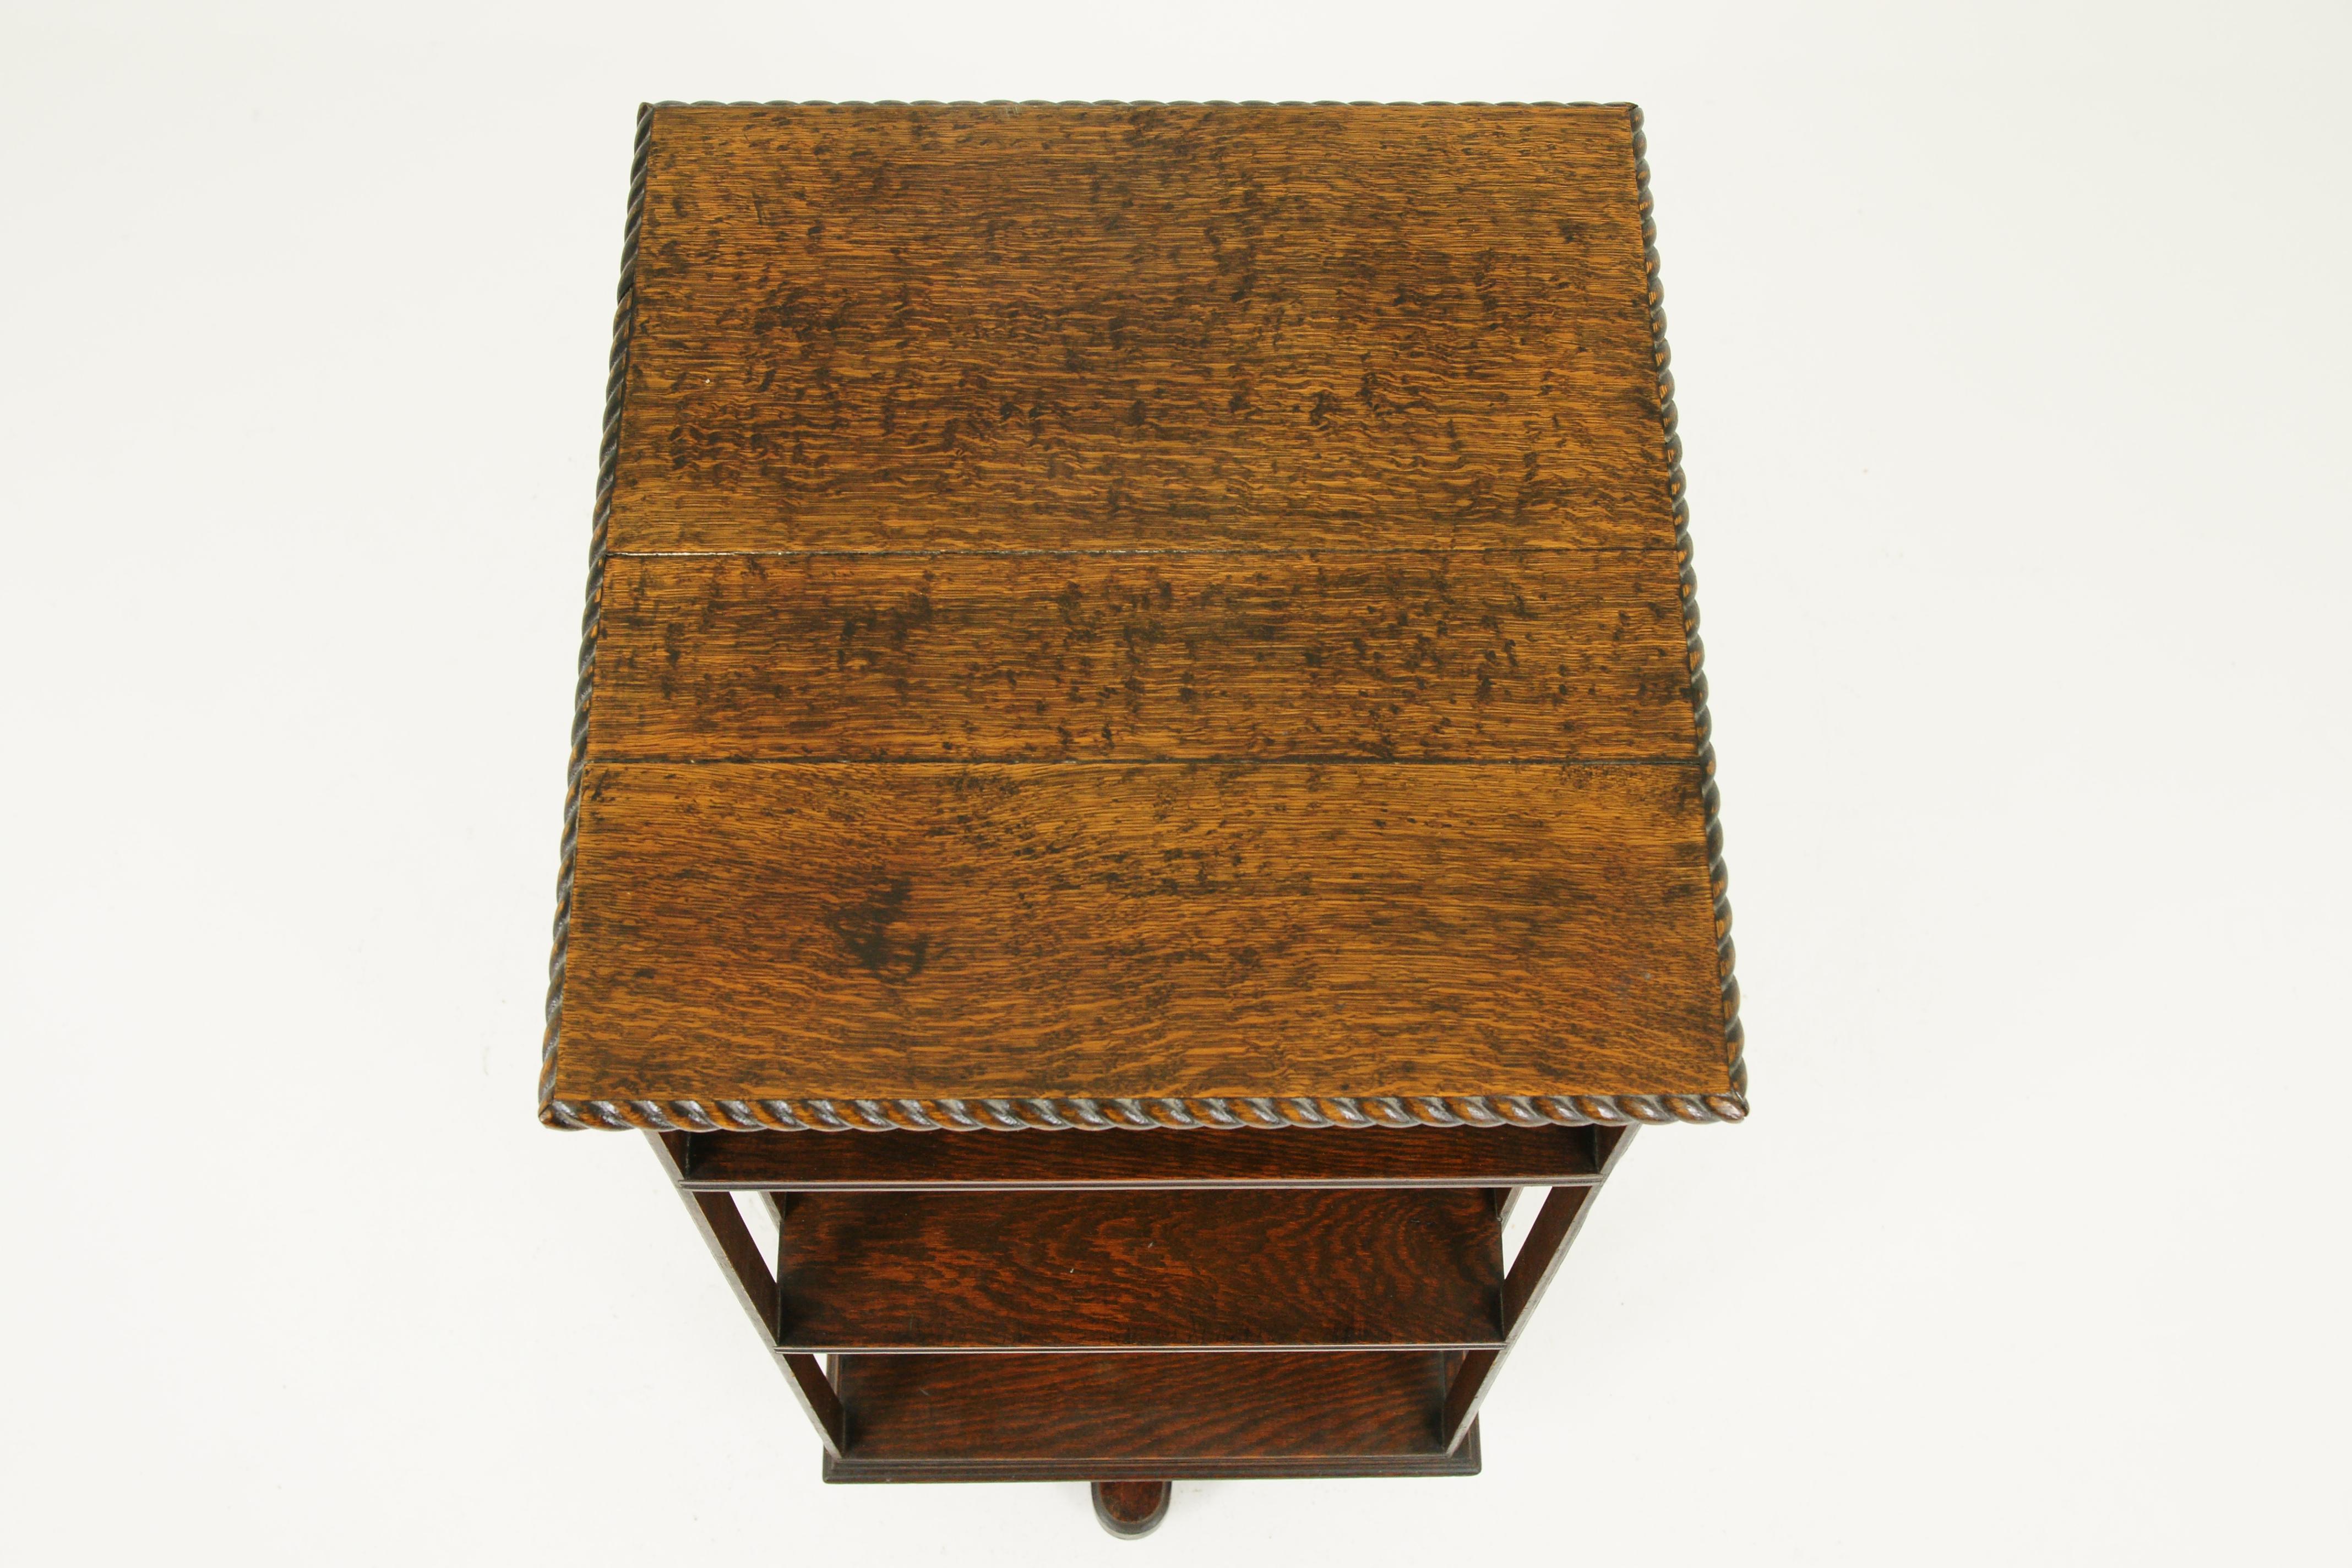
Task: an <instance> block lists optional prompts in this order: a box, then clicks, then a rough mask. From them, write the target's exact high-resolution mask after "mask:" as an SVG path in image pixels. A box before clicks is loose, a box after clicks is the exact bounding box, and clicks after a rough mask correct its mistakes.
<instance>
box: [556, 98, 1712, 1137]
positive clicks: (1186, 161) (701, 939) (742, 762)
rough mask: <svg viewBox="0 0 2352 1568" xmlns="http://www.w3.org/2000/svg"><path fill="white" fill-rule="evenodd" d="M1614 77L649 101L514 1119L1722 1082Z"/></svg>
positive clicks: (1673, 475) (1666, 513) (1672, 474)
mask: <svg viewBox="0 0 2352 1568" xmlns="http://www.w3.org/2000/svg"><path fill="white" fill-rule="evenodd" d="M1636 121H1637V117H1636V116H1635V115H1634V114H1633V113H1631V112H1630V111H1629V110H1627V109H1626V108H1625V107H1624V106H1615V107H1606V106H1525V105H1517V106H1411V105H1389V106H1370V107H1364V106H1336V105H1321V106H1303V105H1286V106H1266V105H1260V106H1251V105H1179V106H1037V105H961V106H956V105H914V106H909V105H842V106H835V105H782V106H764V107H762V106H734V107H704V106H689V107H672V106H662V107H657V108H656V109H654V110H651V111H650V118H649V119H648V120H647V121H646V132H645V138H644V141H643V144H642V145H643V164H642V172H643V176H644V181H643V186H642V195H643V199H642V203H641V205H640V206H639V207H637V208H634V209H633V211H637V212H639V213H640V214H641V216H640V217H639V218H638V220H637V222H636V226H635V232H634V240H633V245H632V247H631V249H630V250H629V252H628V256H629V258H630V259H629V261H628V263H627V265H626V267H625V279H624V296H623V297H624V301H625V308H624V310H623V311H622V313H621V321H622V327H621V333H620V352H619V353H618V354H617V355H616V360H615V364H616V381H615V386H616V387H617V392H616V394H615V399H616V401H615V403H614V412H613V415H612V418H611V421H610V423H609V425H608V430H609V431H610V433H611V435H610V442H611V445H610V450H609V454H608V455H609V457H610V461H611V465H612V467H611V474H612V482H611V486H610V488H609V490H607V491H606V492H605V500H606V505H607V507H608V510H607V511H606V512H605V513H604V514H603V515H604V527H603V531H602V532H601V533H600V534H599V536H598V537H599V540H600V550H599V552H598V553H597V554H596V557H595V567H594V570H593V572H592V576H591V605H590V611H591V613H590V616H589V619H588V624H587V634H586V637H585V645H584V647H583V699H582V702H583V714H584V725H583V727H582V728H581V729H580V730H578V731H576V733H577V735H578V737H579V750H578V751H577V752H575V774H574V778H575V784H574V795H573V800H574V810H573V812H572V817H571V818H570V820H571V821H572V823H574V824H576V828H577V836H576V839H574V840H568V841H567V842H568V844H569V845H570V846H571V847H572V850H573V851H574V853H573V858H571V859H568V860H567V862H566V866H567V871H566V873H565V878H566V879H565V881H564V884H563V889H562V894H563V897H562V902H561V904H560V913H559V933H558V950H557V955H556V963H555V965H554V970H555V982H554V984H553V987H552V992H553V996H552V1002H551V1026H550V1031H549V1035H548V1045H547V1047H546V1057H545V1060H546V1068H545V1072H544V1074H543V1077H542V1087H541V1096H542V1115H543V1116H545V1117H546V1119H548V1120H549V1121H551V1122H554V1123H556V1124H559V1125H574V1126H577V1125H604V1126H611V1125H630V1124H638V1125H646V1126H654V1127H695V1128H709V1127H712V1126H735V1127H742V1126H754V1125H761V1124H763V1123H764V1124H769V1125H794V1124H797V1123H801V1122H807V1121H819V1122H821V1123H824V1124H832V1125H841V1124H843V1119H842V1118H840V1117H836V1116H830V1115H829V1114H827V1113H826V1111H825V1110H824V1108H823V1107H819V1108H818V1109H817V1110H814V1111H812V1110H810V1106H811V1102H813V1101H822V1102H834V1103H839V1104H848V1103H850V1102H856V1104H857V1105H859V1106H861V1107H864V1108H866V1109H865V1110H861V1111H860V1113H859V1115H858V1116H857V1117H856V1118H853V1119H851V1120H854V1121H856V1122H857V1124H860V1125H867V1126H885V1125H888V1124H889V1123H890V1121H891V1120H892V1117H890V1116H889V1115H887V1114H885V1113H884V1112H883V1111H880V1110H873V1109H872V1108H875V1107H880V1106H885V1105H887V1104H897V1103H898V1102H906V1103H907V1104H908V1105H914V1104H915V1103H916V1102H923V1103H925V1104H929V1105H931V1106H934V1107H937V1106H939V1105H940V1103H941V1102H957V1103H961V1102H966V1101H978V1100H1003V1101H1006V1102H1011V1101H1015V1100H1018V1101H1024V1102H1034V1103H1035V1104H1036V1105H1037V1106H1039V1107H1041V1108H1043V1109H1041V1110H1040V1111H1039V1112H1038V1115H1039V1116H1040V1117H1043V1116H1044V1115H1045V1113H1046V1112H1047V1111H1050V1110H1053V1105H1055V1104H1059V1105H1062V1106H1065V1107H1069V1108H1072V1109H1073V1110H1076V1108H1078V1107H1081V1106H1085V1105H1088V1104H1092V1103H1094V1102H1097V1101H1109V1100H1132V1101H1134V1102H1135V1103H1138V1104H1139V1103H1141V1102H1143V1101H1145V1100H1151V1101H1154V1102H1158V1103H1164V1104H1167V1105H1170V1106H1174V1107H1176V1108H1178V1109H1179V1110H1182V1109H1185V1108H1186V1107H1189V1106H1192V1105H1195V1104H1200V1103H1202V1102H1203V1101H1207V1100H1214V1099H1222V1098H1231V1099H1234V1100H1245V1099H1252V1098H1258V1097H1286V1098H1288V1099H1289V1100H1292V1101H1293V1102H1296V1103H1300V1104H1304V1103H1307V1100H1309V1099H1310V1098H1311V1099H1314V1100H1328V1101H1330V1102H1331V1103H1333V1104H1334V1105H1339V1104H1341V1102H1343V1101H1344V1100H1347V1099H1348V1098H1349V1097H1363V1098H1366V1099H1370V1098H1371V1097H1383V1096H1411V1097H1469V1098H1475V1097H1486V1096H1492V1097H1509V1096H1528V1095H1533V1096H1592V1097H1643V1096H1648V1097H1675V1099H1674V1103H1673V1104H1672V1105H1670V1106H1669V1105H1666V1104H1665V1102H1664V1101H1663V1100H1654V1101H1652V1102H1650V1103H1648V1104H1645V1105H1643V1106H1642V1107H1639V1108H1637V1109H1636V1110H1622V1109H1621V1110H1619V1111H1617V1112H1614V1113H1612V1111H1611V1110H1610V1109H1609V1108H1608V1107H1607V1106H1601V1105H1598V1104H1597V1102H1596V1106H1597V1109H1595V1110H1591V1112H1589V1114H1591V1115H1594V1116H1598V1117H1601V1118H1603V1119H1607V1118H1608V1117H1609V1116H1611V1115H1612V1114H1640V1115H1643V1116H1656V1115H1674V1116H1677V1117H1681V1116H1688V1117H1693V1118H1696V1119H1701V1120H1706V1119H1710V1118H1712V1117H1715V1116H1717V1115H1723V1116H1735V1115H1737V1114H1741V1113H1744V1111H1743V1109H1742V1107H1743V1102H1741V1101H1739V1100H1738V1099H1737V1098H1736V1097H1737V1094H1738V1090H1739V1086H1740V1084H1741V1083H1742V1082H1744V1079H1738V1078H1737V1076H1736V1070H1735V1068H1734V1067H1733V1065H1732V1058H1733V1057H1734V1055H1735V1054H1736V1046H1737V1040H1736V1039H1730V1040H1727V1025H1728V1015H1727V1000H1726V998H1727V990H1726V984H1725V981H1726V975H1727V970H1726V968H1725V967H1724V965H1725V964H1726V963H1727V956H1719V954H1718V951H1717V942H1718V939H1719V938H1720V937H1721V936H1722V935H1723V933H1722V932H1721V931H1718V930H1717V912H1716V911H1717V901H1716V900H1717V892H1718V891H1719V889H1717V887H1716V886H1715V885H1714V882H1713V880H1712V875H1713V873H1712V872H1711V870H1710V861H1711V860H1712V859H1713V858H1714V857H1713V848H1712V846H1711V843H1710V834H1711V830H1712V821H1711V809H1710V806H1709V804H1708V803H1709V800H1710V796H1709V795H1708V791H1709V790H1710V789H1711V785H1710V784H1709V783H1708V774H1709V773H1710V771H1711V752H1708V751H1707V750H1706V740H1705V730H1706V722H1705V720H1704V718H1703V715H1702V713H1701V712H1700V710H1699V707H1698V699H1699V697H1700V696H1701V694H1702V690H1703V688H1699V687H1697V686H1696V684H1695V682H1694V680H1693V678H1692V673H1691V672H1692V669H1693V668H1694V664H1693V660H1694V658H1695V657H1696V656H1695V652H1694V650H1695V648H1696V644H1695V643H1694V642H1692V641H1691V640H1690V639H1689V635H1688V626H1687V621H1686V614H1685V594H1686V592H1687V579H1686V577H1685V574H1684V571H1685V558H1686V552H1685V550H1684V549H1683V547H1682V544H1681V542H1680V541H1679V538H1678V533H1677V530H1678V526H1679V520H1678V515H1677V498H1678V495H1679V489H1680V479H1679V472H1678V469H1677V468H1675V457H1676V454H1677V452H1678V450H1679V447H1678V446H1677V445H1676V444H1675V442H1674V440H1673V439H1672V437H1671V430H1670V427H1671V425H1672V421H1673V416H1672V414H1671V411H1670V409H1669V406H1668V403H1667V400H1666V392H1667V388H1666V387H1665V386H1664V384H1662V380H1661V368H1662V365H1663V363H1664V362H1663V358H1662V349H1661V347H1660V344H1659V342H1658V340H1657V336H1656V331H1655V323H1654V321H1653V318H1652V305H1653V300H1654V290H1653V279H1652V277H1651V274H1650V266H1651V258H1648V257H1646V256H1645V254H1644V245H1645V220H1646V196H1645V194H1644V192H1643V189H1642V188H1641V184H1640V172H1639V165H1638V152H1639V145H1638V136H1637V131H1636ZM1725 954H1726V955H1727V950H1725ZM1699 1097H1715V1098H1712V1099H1708V1100H1704V1101H1702V1100H1701V1099H1700V1098H1699ZM1727 1097H1729V1098H1727ZM1049 1102H1051V1103H1049ZM765 1103H772V1104H773V1105H776V1106H779V1107H784V1108H785V1109H786V1110H790V1109H791V1107H793V1106H798V1107H800V1108H801V1109H800V1110H797V1111H793V1115H792V1116H791V1117H786V1116H784V1115H783V1114H782V1111H772V1112H768V1113H765V1114H763V1115H762V1114H751V1113H748V1112H746V1113H739V1112H738V1111H736V1110H723V1111H719V1112H714V1111H711V1110H709V1108H711V1107H720V1106H734V1107H744V1106H754V1105H757V1104H765ZM1397 1103H1398V1104H1399V1105H1402V1104H1403V1103H1404V1102H1402V1101H1399V1102H1397ZM1552 1103H1553V1104H1554V1105H1555V1107H1556V1108H1557V1107H1558V1106H1560V1105H1564V1104H1565V1102H1564V1101H1554V1102H1552ZM1466 1105H1467V1100H1465V1106H1466ZM1267 1114H1268V1115H1269V1116H1270V1115H1271V1113H1267ZM1382 1114H1383V1115H1384V1116H1395V1117H1405V1116H1412V1117H1417V1118H1419V1119H1422V1120H1438V1121H1445V1120H1449V1119H1454V1112H1453V1111H1450V1110H1445V1109H1444V1107H1443V1106H1440V1105H1437V1104H1436V1103H1435V1101H1434V1100H1429V1101H1428V1109H1427V1110H1426V1112H1425V1113H1424V1112H1423V1110H1387V1111H1383V1112H1382ZM1547 1114H1552V1115H1555V1117H1556V1118H1557V1117H1564V1116H1570V1115H1580V1114H1587V1113H1586V1112H1579V1111H1573V1110H1557V1109H1556V1110H1555V1111H1553V1112H1548V1113H1547ZM912 1115H913V1112H911V1111H909V1112H907V1113H905V1114H903V1115H901V1116H899V1117H898V1118H897V1120H899V1121H906V1120H908V1117H911V1116H912ZM1054 1115H1055V1117H1056V1118H1060V1119H1063V1120H1066V1119H1067V1118H1066V1117H1063V1115H1062V1113H1061V1112H1059V1111H1055V1112H1054ZM1478 1115H1480V1116H1482V1117H1483V1118H1484V1119H1486V1120H1489V1121H1492V1120H1496V1113H1494V1112H1492V1111H1491V1110H1479V1111H1478ZM1150 1119H1151V1118H1149V1117H1147V1116H1146V1115H1145V1114H1144V1113H1141V1112H1134V1113H1132V1114H1129V1115H1127V1116H1126V1120H1127V1121H1129V1122H1130V1123H1132V1122H1135V1121H1147V1120H1150ZM1357 1119H1358V1120H1360V1121H1362V1120H1368V1119H1369V1118H1367V1117H1363V1116H1359V1117H1358V1118H1357ZM1520 1119H1522V1120H1523V1119H1524V1113H1521V1115H1520ZM936 1120H939V1118H938V1117H934V1116H933V1115H932V1114H931V1113H930V1112H928V1111H926V1112H924V1113H923V1116H922V1118H921V1119H919V1121H920V1124H929V1122H930V1121H936ZM1019 1120H1021V1119H1020V1118H1015V1117H1012V1116H1010V1115H1006V1116H1001V1117H997V1118H996V1119H995V1120H994V1121H993V1122H992V1124H995V1125H1013V1124H1016V1123H1017V1121H1019ZM1032 1120H1034V1118H1033V1119H1032ZM1226 1120H1228V1121H1230V1120H1231V1118H1230V1116H1228V1117H1227V1118H1226ZM962 1124H964V1125H971V1121H970V1120H969V1119H967V1120H965V1121H963V1122H962Z"/></svg>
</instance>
